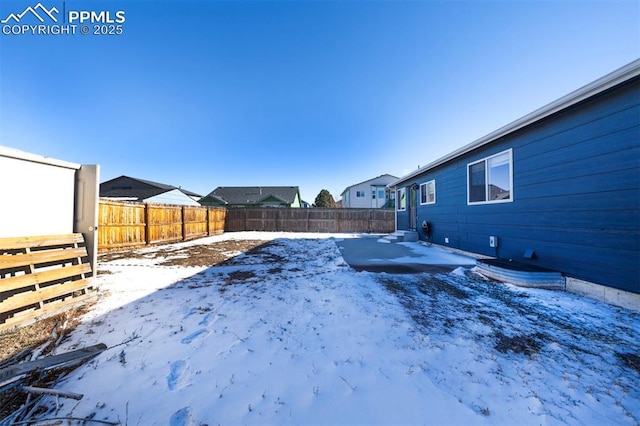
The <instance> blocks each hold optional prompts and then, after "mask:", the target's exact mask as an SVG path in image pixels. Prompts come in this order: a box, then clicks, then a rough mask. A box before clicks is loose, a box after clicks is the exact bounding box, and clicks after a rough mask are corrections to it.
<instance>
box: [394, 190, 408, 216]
mask: <svg viewBox="0 0 640 426" xmlns="http://www.w3.org/2000/svg"><path fill="white" fill-rule="evenodd" d="M396 194H397V195H396V210H397V211H399V212H402V211H405V210H407V189H406V188H399V189H398V190H397V191H396ZM403 200H404V205H402V201H403Z"/></svg>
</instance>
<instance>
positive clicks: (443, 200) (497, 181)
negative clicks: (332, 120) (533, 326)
mask: <svg viewBox="0 0 640 426" xmlns="http://www.w3.org/2000/svg"><path fill="white" fill-rule="evenodd" d="M389 187H390V188H392V189H393V190H395V191H396V223H397V229H398V230H416V231H417V232H418V234H419V235H420V238H421V239H424V238H425V233H424V232H423V229H422V223H423V222H427V223H429V225H430V228H431V237H432V240H433V243H434V244H438V245H442V246H445V247H451V248H455V249H460V250H464V251H467V252H471V253H476V254H481V255H485V256H491V257H496V258H502V259H513V260H517V261H519V262H526V263H530V264H535V265H538V266H540V267H543V268H547V269H552V270H555V271H560V272H562V273H563V275H564V276H565V277H566V280H567V288H568V289H569V282H570V280H574V281H575V282H576V283H578V284H577V285H592V284H595V285H596V287H599V288H602V289H604V290H603V291H605V292H606V291H611V290H614V289H615V290H622V291H624V292H630V293H634V294H636V295H637V294H638V293H640V60H636V61H634V62H632V63H631V64H628V65H626V66H624V67H622V68H620V69H618V70H616V71H614V72H612V73H610V74H608V75H606V76H604V77H602V78H600V79H598V80H596V81H594V82H593V83H591V84H589V85H587V86H584V87H582V88H580V89H578V90H576V91H574V92H572V93H570V94H568V95H566V96H564V97H562V98H560V99H558V100H557V101H555V102H553V103H551V104H549V105H547V106H545V107H543V108H540V109H538V110H536V111H534V112H532V113H531V114H528V115H527V116H525V117H522V118H521V119H519V120H516V121H515V122H513V123H511V124H508V125H507V126H504V127H502V128H501V129H498V130H496V131H495V132H493V133H491V134H489V135H487V136H485V137H483V138H481V139H479V140H477V141H475V142H472V143H470V144H468V145H466V146H464V147H462V148H460V149H458V150H456V151H454V152H452V153H450V154H449V155H447V156H445V157H443V158H440V159H438V160H436V161H434V162H433V163H431V164H429V165H427V166H425V167H421V168H419V169H418V170H415V171H414V172H412V173H410V174H408V175H406V176H404V177H402V178H400V179H398V180H397V181H395V182H393V183H391V184H390V185H389ZM598 291H599V290H598ZM618 293H619V291H618ZM632 297H635V296H632ZM635 300H638V299H635Z"/></svg>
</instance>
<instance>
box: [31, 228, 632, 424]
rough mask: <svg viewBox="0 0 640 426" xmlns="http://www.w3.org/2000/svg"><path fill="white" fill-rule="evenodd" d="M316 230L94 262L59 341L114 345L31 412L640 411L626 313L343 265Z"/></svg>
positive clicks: (270, 418)
mask: <svg viewBox="0 0 640 426" xmlns="http://www.w3.org/2000/svg"><path fill="white" fill-rule="evenodd" d="M326 237H327V236H326V235H317V234H311V235H305V234H302V235H301V234H264V233H262V234H258V233H238V234H226V235H223V236H219V237H211V238H207V239H203V240H198V241H196V242H190V243H186V244H182V245H176V246H180V247H184V246H185V245H191V246H193V245H197V244H210V243H215V242H217V241H222V240H225V239H229V238H245V239H272V241H271V242H270V243H269V244H265V245H262V246H259V247H256V248H255V249H253V250H251V251H250V252H249V253H246V254H239V255H237V256H235V257H233V258H232V259H229V260H228V261H226V262H223V263H221V264H219V265H216V266H212V267H209V268H206V267H181V266H156V265H157V264H158V263H159V262H158V258H155V259H153V258H152V254H153V252H154V250H158V248H148V249H145V250H144V251H143V252H144V253H143V254H145V253H146V254H148V255H149V258H148V259H147V258H144V256H143V257H142V258H138V257H136V258H129V259H120V260H117V261H115V260H114V261H112V262H108V263H104V264H102V265H101V270H102V271H103V272H106V273H102V274H100V275H99V277H98V279H97V281H98V284H99V285H100V287H101V289H102V290H103V291H105V292H106V293H105V294H106V295H105V297H104V298H102V299H101V300H100V301H99V303H98V304H97V305H96V307H95V308H94V309H93V310H92V311H91V312H90V313H89V314H88V315H87V316H86V318H85V321H84V323H83V325H82V326H81V327H79V328H78V329H77V330H76V331H75V332H74V333H73V335H72V336H71V338H70V340H69V341H67V342H66V343H65V345H63V346H62V347H61V349H60V350H61V351H64V350H69V349H73V348H76V347H82V346H87V345H91V344H95V343H100V342H102V343H106V344H107V345H108V346H109V347H110V349H108V350H107V351H105V352H104V353H102V354H101V355H100V356H98V357H97V358H95V359H94V360H92V361H91V362H90V363H88V364H86V365H85V366H83V367H81V368H79V369H77V370H76V371H75V372H73V373H72V374H71V375H70V376H69V377H68V378H67V379H66V380H64V381H63V382H62V383H61V384H60V388H62V389H64V390H66V391H70V392H77V393H82V394H84V398H83V399H82V400H81V401H79V402H77V401H67V400H62V399H61V400H60V401H58V406H56V401H53V400H52V401H51V402H50V411H49V412H48V413H46V414H43V415H42V416H41V418H43V419H46V418H52V417H76V418H85V417H87V416H91V417H92V418H94V419H96V420H108V421H120V422H122V423H123V424H141V425H143V424H144V425H151V424H170V425H172V426H179V425H201V424H210V425H214V424H314V425H316V424H367V425H371V424H394V425H396V424H455V425H459V424H465V425H470V424H510V425H511V424H534V423H535V424H541V423H552V424H563V423H566V424H629V425H633V424H638V422H640V402H639V398H638V396H639V394H638V392H639V389H640V374H639V372H638V371H637V369H634V368H633V366H634V365H635V364H634V362H635V360H636V358H637V354H638V353H640V339H639V337H640V336H639V333H640V332H639V330H640V315H639V314H637V313H633V312H630V311H628V310H624V309H621V308H616V307H612V306H608V305H605V304H602V303H599V302H595V301H592V300H589V299H585V298H580V297H577V296H573V295H570V294H565V293H562V292H554V291H545V290H535V289H519V288H515V287H512V286H508V285H502V284H499V283H495V282H490V281H486V280H484V279H483V278H482V277H480V276H478V275H476V274H474V273H473V272H472V271H471V270H469V269H464V268H459V269H457V270H455V271H454V272H452V273H450V274H442V275H429V274H416V275H391V274H385V273H382V274H373V273H367V272H360V273H357V272H355V271H353V270H352V269H350V268H349V267H348V266H347V265H346V264H345V262H344V261H343V259H342V257H341V256H340V252H339V250H338V248H337V246H336V243H335V241H334V240H333V239H331V238H326ZM339 237H340V238H347V237H352V236H348V235H339ZM420 250H422V249H420ZM425 250H428V249H427V248H425ZM634 356H635V358H634Z"/></svg>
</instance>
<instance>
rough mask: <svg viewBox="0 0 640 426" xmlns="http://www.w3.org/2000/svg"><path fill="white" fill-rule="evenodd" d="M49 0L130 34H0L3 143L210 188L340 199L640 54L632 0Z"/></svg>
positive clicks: (108, 174) (16, 5) (7, 5)
mask: <svg viewBox="0 0 640 426" xmlns="http://www.w3.org/2000/svg"><path fill="white" fill-rule="evenodd" d="M37 3H38V0H33V1H31V2H25V1H5V0H3V1H2V2H1V3H0V19H4V18H6V17H7V16H8V15H9V14H10V13H20V12H22V11H23V10H24V9H25V8H26V7H27V6H36V4H37ZM41 3H42V4H43V5H44V6H45V7H47V8H51V7H54V6H55V7H56V8H58V9H59V10H63V7H64V10H65V11H67V12H68V11H70V10H93V11H109V12H111V13H112V14H114V13H115V12H116V11H118V10H122V11H124V12H125V16H126V21H125V22H124V23H123V24H122V32H123V34H121V35H94V34H88V35H81V34H79V33H77V34H75V35H30V34H27V35H12V34H9V35H7V34H0V144H1V145H6V146H9V147H12V148H17V149H21V150H24V151H29V152H33V153H36V154H40V155H45V156H49V157H54V158H58V159H62V160H67V161H72V162H76V163H83V164H100V166H101V180H102V181H104V180H108V179H111V178H114V177H117V176H120V175H129V176H134V177H139V178H143V179H149V180H154V181H158V182H162V183H167V184H172V185H176V186H182V187H184V188H186V189H189V190H192V191H195V192H199V193H201V194H203V195H206V194H207V193H209V192H210V191H212V190H213V189H214V188H216V187H217V186H242V185H264V186H267V185H297V186H299V187H300V189H301V193H302V197H303V199H305V200H307V201H309V202H313V201H314V199H315V197H316V195H317V194H318V193H319V192H320V190H321V189H323V188H326V189H328V190H329V191H330V192H331V193H332V194H333V195H334V197H335V198H336V199H338V198H339V197H340V193H341V192H342V191H343V190H344V189H345V187H346V186H348V185H351V184H354V183H357V182H360V181H364V180H367V179H370V178H372V177H375V176H378V175H381V174H385V173H389V174H393V175H396V176H401V175H404V174H406V173H409V172H411V171H412V170H414V169H415V168H416V167H418V166H419V165H425V164H427V163H430V162H431V161H434V160H436V159H437V158H439V157H441V156H443V155H445V154H447V153H449V152H450V151H452V150H454V149H456V148H459V147H461V146H463V145H466V144H468V143H470V142H472V141H474V140H475V139H478V138H480V137H482V136H484V135H486V134H488V133H490V132H491V131H493V130H496V129H497V128H499V127H502V126H503V125H505V124H508V123H509V122H511V121H513V120H516V119H518V118H520V117H521V116H523V115H525V114H527V113H529V112H531V111H533V110H535V109H537V108H539V107H541V106H543V105H545V104H547V103H549V102H552V101H554V100H555V99H557V98H559V97H561V96H563V95H565V94H567V93H569V92H571V91H573V90H575V89H577V88H579V87H581V86H583V85H585V84H587V83H589V82H591V81H593V80H595V79H597V78H599V77H601V76H603V75H605V74H607V73H608V72H611V71H613V70H615V69H617V68H619V67H621V66H623V65H625V64H627V63H629V62H631V61H632V60H634V59H637V58H638V57H640V2H636V1H512V2H509V1H474V2H467V1H455V2H454V1H451V2H450V1H328V2H324V1H323V2H321V1H284V2H274V1H260V2H254V1H224V2H216V1H204V0H201V1H156V2H152V1H135V2H134V1H129V2H123V1H115V2H114V1H91V2H90V1H74V0H68V1H66V2H64V3H63V1H62V0H52V1H47V0H42V1H41ZM29 19H31V21H30V22H29ZM24 22H28V23H33V24H37V23H38V22H35V21H34V20H33V17H31V18H30V17H29V16H26V17H25V18H24V21H23V22H21V23H24ZM90 29H91V31H93V25H90ZM78 31H79V30H78Z"/></svg>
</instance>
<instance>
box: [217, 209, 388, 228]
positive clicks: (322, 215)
mask: <svg viewBox="0 0 640 426" xmlns="http://www.w3.org/2000/svg"><path fill="white" fill-rule="evenodd" d="M225 231H227V232H237V231H283V232H284V231H289V232H361V233H372V234H375V233H390V232H393V231H395V215H394V211H393V210H387V209H325V208H313V209H293V208H292V209H281V208H232V209H228V210H227V220H226V226H225Z"/></svg>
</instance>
